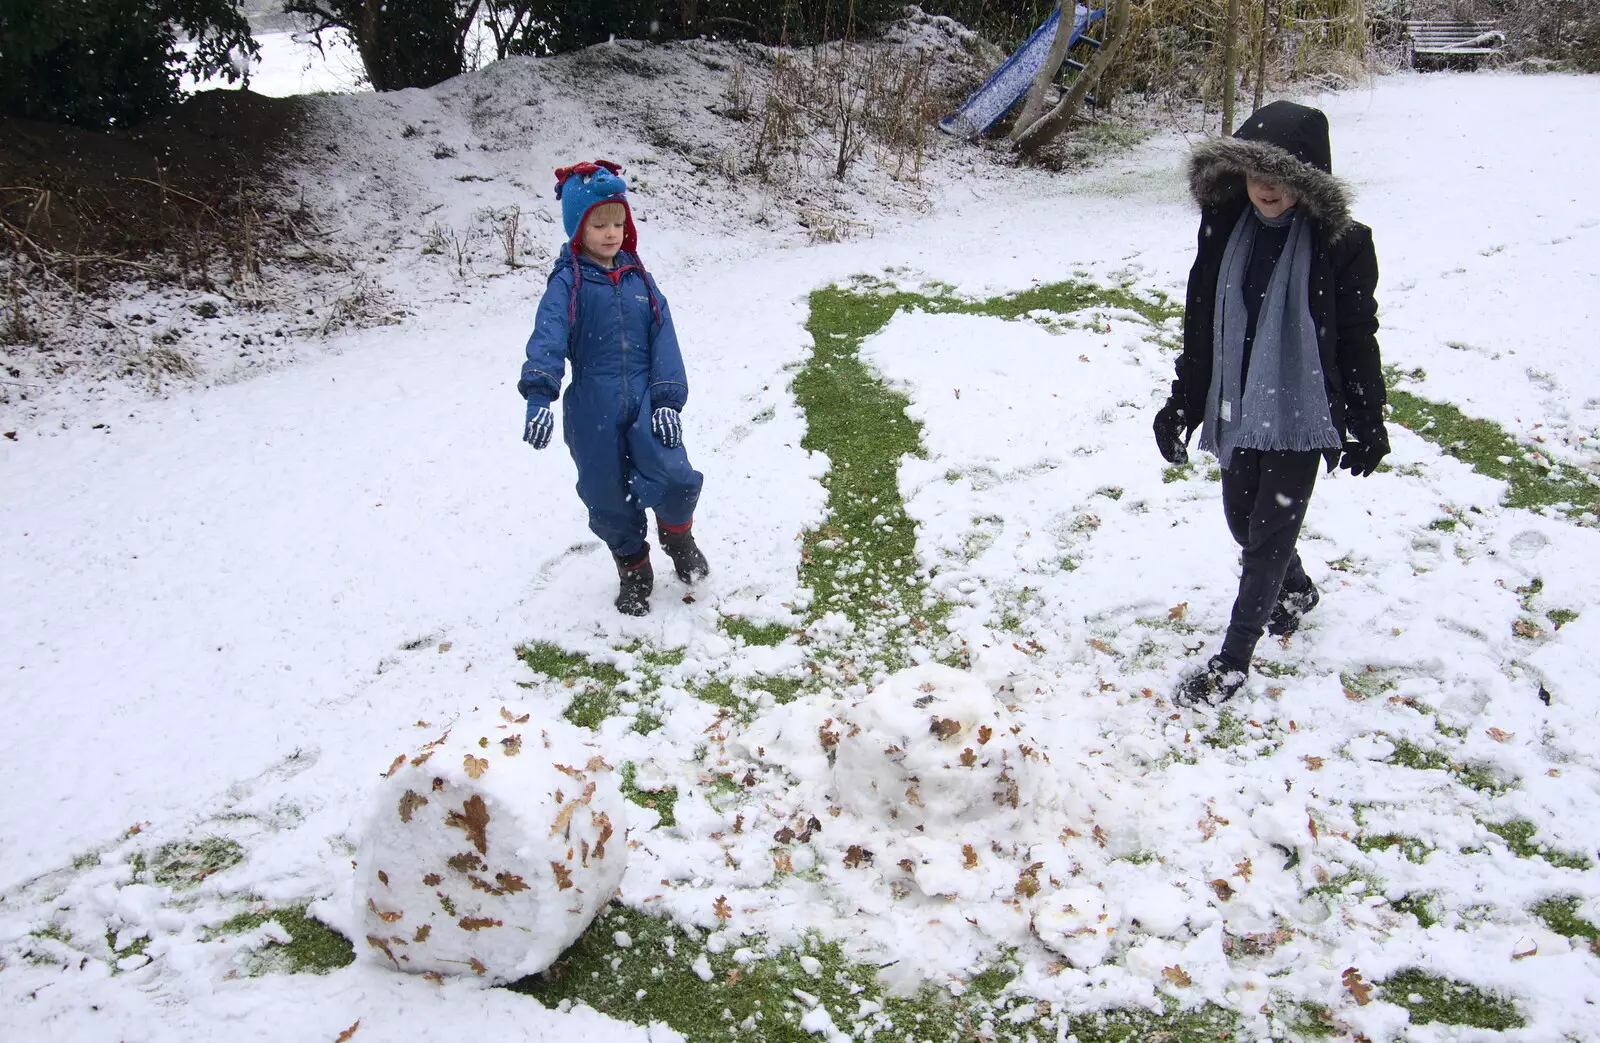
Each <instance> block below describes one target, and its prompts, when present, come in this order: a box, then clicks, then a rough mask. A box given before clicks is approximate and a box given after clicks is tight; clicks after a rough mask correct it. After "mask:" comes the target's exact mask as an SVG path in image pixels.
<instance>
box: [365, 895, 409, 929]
mask: <svg viewBox="0 0 1600 1043" xmlns="http://www.w3.org/2000/svg"><path fill="white" fill-rule="evenodd" d="M367 908H368V909H371V910H372V914H373V915H374V916H376V917H377V918H378V919H380V920H382V921H383V922H384V923H394V922H395V921H396V920H398V919H400V918H401V917H402V916H404V915H405V913H392V912H388V911H387V910H384V909H379V908H378V903H377V902H374V901H373V900H372V899H370V898H369V899H367Z"/></svg>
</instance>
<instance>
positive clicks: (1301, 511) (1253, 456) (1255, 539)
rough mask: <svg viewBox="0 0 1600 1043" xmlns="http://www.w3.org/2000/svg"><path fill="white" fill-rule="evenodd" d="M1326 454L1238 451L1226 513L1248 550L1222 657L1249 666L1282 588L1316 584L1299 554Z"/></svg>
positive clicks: (1225, 492) (1225, 476)
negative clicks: (1303, 527) (1297, 547)
mask: <svg viewBox="0 0 1600 1043" xmlns="http://www.w3.org/2000/svg"><path fill="white" fill-rule="evenodd" d="M1321 460H1322V453H1320V452H1318V451H1315V450H1313V451H1311V452H1305V453H1296V452H1263V451H1261V450H1258V449H1236V450H1234V452H1233V466H1232V467H1229V468H1226V469H1225V470H1224V471H1223V472H1222V510H1223V513H1224V514H1225V515H1226V516H1227V519H1228V531H1230V532H1231V533H1233V539H1234V542H1236V543H1238V544H1239V547H1240V548H1241V549H1242V550H1243V552H1244V553H1243V555H1242V557H1243V559H1244V570H1243V571H1242V572H1241V573H1240V576H1239V596H1238V597H1237V598H1235V599H1234V602H1233V619H1232V620H1231V621H1230V622H1229V623H1228V635H1227V637H1225V638H1224V639H1223V642H1222V656H1223V658H1224V659H1227V660H1229V661H1230V662H1231V663H1233V664H1234V665H1236V666H1240V667H1246V668H1247V667H1248V666H1249V665H1250V657H1251V656H1253V655H1254V654H1255V650H1256V642H1258V641H1260V640H1261V635H1262V633H1263V632H1264V631H1265V630H1266V626H1267V620H1268V619H1270V618H1271V616H1272V609H1273V606H1275V605H1276V604H1277V602H1278V592H1279V591H1280V590H1285V589H1287V590H1292V591H1300V590H1306V589H1308V588H1309V587H1310V585H1311V580H1310V578H1309V577H1308V576H1306V570H1305V569H1304V568H1303V567H1302V566H1301V564H1300V555H1299V553H1297V552H1296V551H1295V547H1294V545H1295V541H1296V540H1297V539H1299V538H1300V525H1301V523H1302V522H1304V521H1305V518H1306V507H1307V506H1308V505H1309V504H1310V502H1311V490H1312V487H1313V486H1315V485H1316V484H1317V465H1318V464H1319V463H1320V462H1321Z"/></svg>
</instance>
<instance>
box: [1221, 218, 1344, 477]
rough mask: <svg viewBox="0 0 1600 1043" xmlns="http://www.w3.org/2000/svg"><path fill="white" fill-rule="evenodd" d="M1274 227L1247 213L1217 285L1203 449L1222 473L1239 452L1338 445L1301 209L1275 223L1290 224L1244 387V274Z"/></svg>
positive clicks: (1236, 226)
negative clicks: (1259, 241)
mask: <svg viewBox="0 0 1600 1043" xmlns="http://www.w3.org/2000/svg"><path fill="white" fill-rule="evenodd" d="M1268 220H1269V219H1267V218H1264V217H1261V216H1260V215H1259V214H1257V213H1256V210H1255V208H1254V207H1246V208H1245V211H1244V213H1243V214H1241V215H1239V220H1238V222H1237V223H1235V224H1234V226H1233V234H1232V235H1230V236H1229V237H1228V246H1227V249H1226V250H1225V251H1224V252H1223V254H1222V268H1221V271H1220V273H1219V275H1218V278H1217V300H1216V317H1215V319H1214V320H1213V327H1212V349H1211V351H1212V355H1211V389H1210V393H1209V394H1208V395H1207V397H1206V414H1205V422H1204V424H1203V426H1202V427H1201V429H1200V448H1202V449H1204V450H1206V451H1208V452H1211V453H1215V454H1216V456H1217V458H1218V460H1219V461H1220V462H1221V464H1222V466H1223V467H1229V466H1231V465H1232V463H1233V451H1234V450H1235V449H1261V450H1286V449H1287V450H1298V451H1310V450H1314V449H1332V448H1337V447H1338V445H1339V433H1338V431H1337V430H1335V428H1334V426H1333V416H1332V415H1331V414H1330V413H1329V411H1328V392H1327V389H1326V387H1325V386H1324V384H1323V379H1322V358H1321V355H1320V353H1319V352H1318V349H1317V328H1316V324H1315V323H1313V322H1312V319H1311V297H1310V291H1309V287H1310V285H1311V238H1312V234H1313V233H1312V228H1311V221H1310V219H1309V218H1308V217H1307V216H1306V215H1305V212H1304V211H1303V210H1301V209H1300V208H1299V207H1296V208H1295V209H1294V210H1292V211H1290V212H1289V213H1287V214H1284V215H1283V216H1282V217H1281V218H1278V219H1274V220H1271V221H1270V222H1269V223H1272V224H1279V223H1281V222H1282V221H1290V222H1292V223H1291V225H1290V228H1289V238H1288V241H1287V242H1285V243H1284V245H1283V253H1282V255H1280V256H1279V258H1278V263H1277V264H1276V265H1275V266H1274V267H1273V269H1272V278H1271V279H1270V280H1269V281H1268V283H1267V291H1266V297H1265V298H1264V299H1263V300H1262V301H1261V308H1260V310H1259V311H1258V312H1257V314H1256V333H1255V340H1254V342H1253V343H1252V346H1251V348H1250V374H1249V380H1248V383H1246V382H1245V381H1244V379H1243V373H1244V334H1245V324H1246V322H1247V321H1248V314H1247V313H1246V311H1245V302H1244V280H1245V272H1246V270H1247V269H1248V268H1249V265H1250V250H1251V247H1252V246H1254V244H1255V239H1256V229H1257V228H1258V227H1259V224H1258V222H1262V221H1268ZM1241 385H1242V386H1241Z"/></svg>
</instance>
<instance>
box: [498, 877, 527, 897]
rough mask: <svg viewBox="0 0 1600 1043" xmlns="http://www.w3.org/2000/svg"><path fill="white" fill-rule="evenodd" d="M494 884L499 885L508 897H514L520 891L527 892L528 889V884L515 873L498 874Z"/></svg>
mask: <svg viewBox="0 0 1600 1043" xmlns="http://www.w3.org/2000/svg"><path fill="white" fill-rule="evenodd" d="M494 882H495V883H497V884H499V885H500V887H501V889H503V890H504V891H505V893H506V894H508V895H514V894H516V893H517V892H518V891H526V890H527V889H528V884H527V882H526V881H525V880H523V879H522V877H520V876H518V875H517V874H515V873H496V874H495V875H494Z"/></svg>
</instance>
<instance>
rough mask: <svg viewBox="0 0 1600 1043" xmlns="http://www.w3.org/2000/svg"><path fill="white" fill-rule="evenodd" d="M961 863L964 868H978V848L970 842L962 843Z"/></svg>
mask: <svg viewBox="0 0 1600 1043" xmlns="http://www.w3.org/2000/svg"><path fill="white" fill-rule="evenodd" d="M961 864H962V866H963V867H964V868H966V869H976V868H978V849H977V848H975V847H973V846H972V845H971V844H962V845H961Z"/></svg>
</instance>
